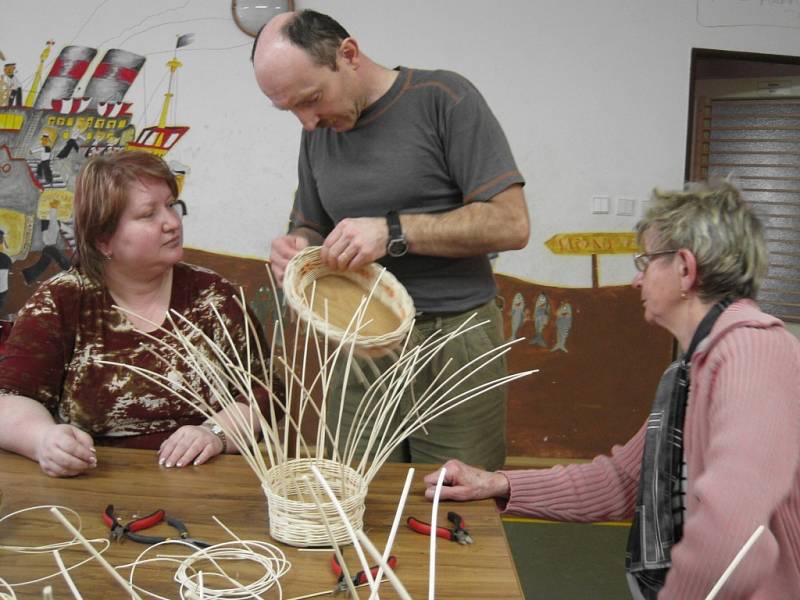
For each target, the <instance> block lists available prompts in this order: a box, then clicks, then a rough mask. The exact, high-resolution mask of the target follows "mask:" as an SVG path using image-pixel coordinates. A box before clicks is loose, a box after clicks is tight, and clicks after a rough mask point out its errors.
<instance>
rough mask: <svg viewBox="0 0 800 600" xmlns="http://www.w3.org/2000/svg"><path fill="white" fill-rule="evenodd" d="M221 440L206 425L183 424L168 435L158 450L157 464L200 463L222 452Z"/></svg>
mask: <svg viewBox="0 0 800 600" xmlns="http://www.w3.org/2000/svg"><path fill="white" fill-rule="evenodd" d="M223 449H224V448H223V445H222V440H220V439H219V438H218V437H217V436H216V435H214V434H213V433H211V431H210V430H209V429H208V428H207V427H202V426H200V425H184V426H183V427H181V428H179V429H177V430H176V431H175V433H173V434H172V435H171V436H169V437H168V438H167V439H166V440H164V443H163V444H161V448H160V449H159V450H158V464H160V465H165V466H167V467H185V466H187V465H190V464H192V465H202V464H203V463H204V462H206V461H207V460H208V459H210V458H213V457H214V456H216V455H217V454H222V451H223Z"/></svg>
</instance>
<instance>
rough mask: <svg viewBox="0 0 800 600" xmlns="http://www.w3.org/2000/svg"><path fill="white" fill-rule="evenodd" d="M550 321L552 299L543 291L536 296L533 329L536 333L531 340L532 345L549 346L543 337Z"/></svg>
mask: <svg viewBox="0 0 800 600" xmlns="http://www.w3.org/2000/svg"><path fill="white" fill-rule="evenodd" d="M549 322H550V300H548V299H547V295H546V294H545V293H544V292H542V293H541V294H539V295H538V296H537V297H536V305H535V306H534V309H533V329H534V333H535V334H536V335H534V336H533V339H531V341H530V342H529V343H530V345H531V346H541V347H542V348H547V342H545V341H544V337H542V332H543V331H544V328H545V327H547V324H548V323H549Z"/></svg>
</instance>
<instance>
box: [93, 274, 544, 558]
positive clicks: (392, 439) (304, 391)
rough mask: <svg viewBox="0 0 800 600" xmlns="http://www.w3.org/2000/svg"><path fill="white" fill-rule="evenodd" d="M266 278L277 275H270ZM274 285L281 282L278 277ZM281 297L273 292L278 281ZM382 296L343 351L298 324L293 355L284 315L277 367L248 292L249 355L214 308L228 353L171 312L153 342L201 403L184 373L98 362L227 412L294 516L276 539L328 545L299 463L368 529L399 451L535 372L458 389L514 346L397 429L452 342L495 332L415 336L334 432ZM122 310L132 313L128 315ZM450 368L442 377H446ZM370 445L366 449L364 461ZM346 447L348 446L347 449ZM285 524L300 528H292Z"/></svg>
mask: <svg viewBox="0 0 800 600" xmlns="http://www.w3.org/2000/svg"><path fill="white" fill-rule="evenodd" d="M267 272H268V273H269V269H267ZM270 280H271V281H272V279H271V273H270ZM272 289H273V293H274V291H275V285H274V283H273V285H272ZM374 289H375V287H374V286H373V289H372V290H371V291H370V294H369V295H367V296H366V297H364V298H362V300H361V302H360V304H359V306H358V307H357V308H356V310H355V311H354V313H353V317H352V319H351V321H350V323H349V325H348V326H347V329H346V332H345V335H344V336H342V338H341V340H340V341H338V342H336V343H332V342H331V340H329V338H328V336H327V335H320V334H319V333H318V330H319V327H305V328H302V327H300V326H298V327H296V328H295V331H294V339H293V343H292V345H291V349H290V350H287V349H288V348H289V345H288V344H287V340H286V336H285V328H284V323H283V319H282V318H281V317H279V319H278V321H277V322H276V324H275V327H274V330H273V335H272V344H271V350H270V355H269V359H266V358H265V355H264V349H263V348H262V345H261V343H260V342H259V336H258V335H256V332H257V331H258V329H257V327H256V325H255V324H254V323H253V322H252V321H251V320H250V318H249V315H248V312H247V310H246V308H245V307H246V303H245V298H244V292H243V291H241V293H240V297H239V298H238V299H237V302H238V303H239V306H240V308H241V310H242V314H243V318H244V320H245V322H246V323H247V326H246V328H245V337H246V339H245V343H244V347H243V348H239V347H237V346H236V344H235V343H234V340H233V338H232V336H231V334H230V332H229V331H228V329H227V326H226V324H225V320H224V319H223V317H222V316H221V315H220V314H219V312H218V311H217V309H216V307H214V306H212V307H211V308H212V309H213V312H214V314H215V316H216V319H217V321H218V325H219V326H220V327H221V328H222V330H223V331H224V336H223V337H224V339H225V340H226V343H225V344H222V345H220V344H217V343H215V342H214V340H212V339H211V338H210V337H209V336H208V335H206V334H205V333H204V332H203V331H202V330H200V329H199V328H198V327H197V326H196V325H194V324H193V323H191V322H190V321H189V320H187V319H186V318H185V317H184V316H183V315H181V314H179V313H176V312H171V313H169V314H168V315H167V320H168V322H169V324H170V325H171V327H169V328H163V327H160V329H161V331H162V332H163V337H162V338H158V337H155V336H153V335H149V336H148V337H149V338H150V339H151V340H152V341H153V342H155V347H156V348H160V349H161V350H163V354H159V353H158V352H156V351H155V350H153V351H152V352H153V354H155V355H156V356H158V357H159V358H160V359H161V360H163V361H164V363H166V364H168V361H167V359H166V358H165V355H172V356H173V357H174V356H177V357H178V359H179V360H181V361H184V363H185V365H186V366H187V367H189V369H190V370H191V372H192V373H193V374H194V375H195V376H196V377H197V378H198V379H199V380H200V381H202V382H203V384H204V385H205V386H206V387H207V388H208V389H209V390H211V397H210V398H205V397H202V396H201V395H200V394H199V393H198V392H197V391H195V390H194V389H193V388H192V387H191V386H190V384H189V382H188V381H187V379H186V377H184V376H182V375H181V374H180V373H174V372H168V373H156V372H154V371H149V370H146V369H142V368H139V367H136V366H134V365H129V364H122V363H113V362H106V361H99V362H101V363H103V364H110V365H116V366H121V367H124V368H126V369H129V370H131V371H133V372H135V373H137V374H139V375H141V376H142V377H145V378H147V379H149V380H150V381H153V382H155V383H157V384H158V385H160V386H162V387H163V388H164V389H165V390H168V391H170V392H171V393H173V394H175V395H176V396H178V397H179V398H181V399H182V400H183V401H184V402H187V403H189V404H191V405H192V406H193V407H195V408H196V409H197V410H198V411H199V412H201V413H202V414H203V415H204V416H205V417H206V418H208V419H212V420H216V414H217V412H223V411H224V413H225V414H226V415H227V416H228V417H229V418H230V419H231V422H232V424H227V423H225V422H220V421H217V422H218V423H219V424H220V426H221V427H222V428H223V430H224V431H225V434H226V436H227V437H228V439H229V440H231V441H232V442H233V443H235V444H236V446H237V448H238V449H239V451H240V452H241V454H242V456H243V457H244V459H245V460H246V461H247V463H248V464H249V466H250V467H251V469H252V470H253V472H254V473H255V475H256V477H257V478H258V480H259V482H260V483H261V485H262V487H263V488H264V490H265V492H266V493H267V495H268V497H270V498H271V499H272V502H271V506H273V505H275V504H277V503H278V502H277V500H276V497H280V498H282V499H284V500H285V503H284V508H282V509H281V511H285V515H283V516H285V517H286V518H285V519H283V518H282V517H281V515H275V514H273V513H272V510H271V514H270V517H271V523H270V532H271V534H272V536H273V537H274V538H276V539H278V540H281V541H284V542H286V543H289V544H293V545H298V546H307V545H317V544H319V543H320V542H318V541H317V540H319V539H327V533H326V531H325V529H324V527H322V526H321V524H320V523H319V522H314V520H312V519H309V517H308V516H309V515H311V514H315V513H316V512H317V511H316V505H315V504H314V503H313V502H312V501H311V499H309V498H306V497H304V496H303V494H302V492H301V491H300V490H301V488H302V485H299V484H298V478H302V477H304V476H305V475H307V474H308V467H307V466H305V464H303V465H299V464H298V463H297V461H306V462H308V463H309V464H314V465H316V466H317V467H318V468H324V469H325V470H326V478H327V479H328V480H329V481H334V482H336V484H335V485H336V489H337V493H338V494H339V495H340V501H341V502H342V503H347V501H348V499H349V498H355V499H356V501H355V505H356V506H355V507H354V509H353V512H352V514H350V515H348V518H349V519H351V520H352V521H353V522H354V523H355V524H356V526H357V527H360V526H361V516H362V515H363V501H364V497H365V496H366V491H367V487H368V486H369V483H370V482H371V481H372V478H373V477H374V476H375V474H376V473H377V472H378V470H379V469H380V468H381V466H383V464H384V463H385V462H386V460H388V458H389V456H390V455H391V453H392V451H393V450H394V449H395V448H396V447H397V446H398V445H399V444H400V443H402V442H403V441H404V440H405V439H406V438H408V437H409V436H410V435H411V434H413V433H414V432H416V431H417V430H419V429H421V428H424V426H425V425H426V424H427V423H429V422H430V421H432V420H433V419H436V418H438V417H440V416H442V415H443V414H445V413H446V412H447V411H449V410H451V409H452V408H454V407H456V406H458V405H460V404H462V403H464V402H467V401H469V400H471V399H472V398H475V397H476V396H479V395H480V394H482V393H484V392H486V391H489V390H491V389H493V388H496V387H499V386H502V385H505V384H507V383H509V382H511V381H514V380H516V379H519V378H521V377H524V376H526V375H528V374H530V373H533V372H534V371H525V372H521V373H515V374H511V375H507V376H505V377H501V378H498V379H495V380H493V381H490V382H487V383H484V384H481V385H479V386H476V387H475V388H472V389H469V390H466V391H455V389H456V387H457V386H458V384H459V383H460V382H462V381H463V380H465V379H467V378H468V377H470V376H471V375H472V374H473V373H475V372H477V371H480V370H481V369H482V368H484V367H486V366H487V365H489V364H490V363H492V362H493V361H495V360H499V359H501V357H502V356H503V355H504V354H506V353H507V352H508V351H509V350H510V345H511V344H513V343H514V341H511V342H507V343H505V344H503V345H501V346H498V347H497V348H494V349H492V350H490V351H488V352H486V353H484V354H483V355H481V356H478V357H476V358H474V359H473V360H471V361H470V362H468V363H467V364H465V365H462V366H460V367H459V368H457V369H453V370H452V373H450V374H449V375H447V376H446V377H441V378H437V379H435V380H434V381H433V382H432V383H431V384H430V386H429V387H428V388H427V389H426V390H424V391H423V392H422V394H420V395H419V396H418V397H417V396H413V402H412V407H411V410H409V411H408V412H407V413H406V414H405V415H403V416H402V417H399V425H396V422H397V420H396V417H397V416H398V408H399V403H400V400H401V399H402V398H403V397H405V396H407V395H412V391H411V386H412V385H413V382H414V380H415V378H416V376H417V374H418V373H419V372H420V370H421V369H423V368H425V366H426V365H427V364H428V363H429V362H430V361H431V360H433V358H434V357H435V356H436V355H437V354H438V353H439V352H441V351H442V349H443V348H444V347H445V346H446V345H447V344H448V343H450V342H452V341H453V340H454V339H456V338H458V337H459V336H461V335H464V334H465V333H467V332H469V331H471V330H473V329H475V328H478V327H483V326H485V325H486V323H487V322H480V323H479V322H476V320H475V318H474V317H475V315H472V316H470V317H469V318H467V319H466V320H465V321H464V323H462V324H461V325H460V326H459V327H457V328H456V329H455V330H454V331H452V332H449V333H446V334H443V333H441V332H437V333H436V334H434V335H432V336H430V337H429V338H428V339H427V340H425V341H423V342H422V343H420V344H418V345H416V346H413V347H412V346H411V344H410V343H409V340H410V333H409V335H407V336H406V338H405V340H404V342H403V344H402V347H401V348H400V351H399V355H398V356H397V358H396V360H395V362H394V363H393V364H392V365H391V366H390V367H389V368H388V369H386V370H385V371H384V372H383V373H381V374H379V375H378V376H377V377H376V378H375V380H374V381H373V382H372V383H371V384H370V385H369V387H368V390H367V393H366V394H365V395H364V397H363V398H362V400H361V402H360V404H359V406H358V407H357V410H356V413H355V416H354V419H353V422H352V425H351V427H350V429H349V430H348V431H344V430H343V428H342V426H341V423H342V408H343V406H344V402H341V403H340V408H339V414H338V418H337V419H336V425H335V427H333V430H331V428H329V427H328V425H327V424H326V419H325V416H326V412H327V411H326V406H327V401H328V397H329V395H330V394H331V393H333V392H332V390H331V389H330V388H331V380H332V377H331V373H332V372H333V370H334V368H337V369H338V368H344V373H345V375H344V381H345V384H346V382H347V379H348V377H350V376H351V374H352V373H354V374H355V376H361V377H363V373H360V372H359V371H360V370H357V369H355V368H354V367H355V360H354V359H355V356H356V351H357V346H356V340H357V337H358V336H357V333H358V332H359V331H360V330H361V329H363V327H364V326H365V325H366V317H365V315H366V307H367V305H368V303H369V301H370V299H371V296H372V292H373V291H374ZM312 294H313V290H312ZM120 310H123V312H127V311H124V309H121V308H120ZM153 325H154V326H158V325H159V324H157V323H153ZM301 330H302V331H301ZM322 330H323V331H324V328H323V329H322ZM145 335H147V334H145ZM167 340H171V341H172V342H173V344H169V343H167ZM517 341H518V340H517ZM278 342H279V343H278ZM276 349H279V350H278V351H276ZM310 353H314V354H313V355H314V356H315V357H316V362H317V364H318V365H319V369H318V371H317V373H316V374H315V375H314V376H313V377H311V376H310V375H309V374H308V373H307V371H309V369H308V364H309V355H310ZM254 357H255V359H256V360H255V361H254V360H253V359H254ZM253 362H255V363H256V364H257V365H258V368H257V369H252V368H251V367H250V365H251V364H253ZM446 370H447V369H443V370H442V372H445V371H446ZM254 371H256V372H254ZM276 376H278V377H280V379H281V380H282V382H283V383H284V385H285V391H286V393H285V401H284V400H283V399H281V398H280V397H279V396H278V395H277V394H276V393H275V392H274V391H273V390H274V382H275V377H276ZM345 387H346V385H345ZM259 395H262V396H263V395H266V396H268V397H269V410H268V414H266V415H265V414H262V412H261V410H260V409H259V406H258V401H257V398H258V397H259ZM243 406H245V407H246V409H243V408H242V407H243ZM276 407H278V408H279V409H280V410H281V411H282V412H283V414H284V415H285V426H284V428H283V430H282V431H281V429H280V428H279V424H278V420H277V411H276ZM308 415H312V416H313V417H316V418H317V419H318V426H317V431H316V434H315V438H314V439H313V440H310V442H311V443H309V441H308V440H306V439H305V438H304V436H303V432H302V423H303V420H304V419H305V418H306V417H308ZM290 434H293V436H294V438H295V442H294V443H292V442H291V437H292V436H291V435H290ZM259 435H260V436H261V437H262V438H263V443H259V441H258V438H259ZM362 438H363V439H364V441H365V449H364V450H363V453H362V454H361V456H358V449H359V443H360V442H361V441H362ZM340 439H343V440H344V441H345V443H344V445H343V446H342V448H343V449H342V450H341V451H340V449H339V441H340ZM326 442H327V443H326ZM326 446H327V447H329V448H331V449H332V450H331V455H330V456H326V455H325V454H326ZM331 462H332V463H333V464H334V467H333V468H331V466H330V463H331ZM328 508H329V512H328V515H329V516H330V517H331V521H335V520H336V519H337V518H338V516H337V515H336V514H335V512H334V508H333V506H330V507H328ZM281 523H287V524H291V526H286V527H283V526H282V525H281ZM276 524H277V526H276ZM336 529H337V531H339V532H340V533H341V535H340V536H338V539H337V541H339V542H341V543H347V542H348V537H347V536H346V535H344V530H343V528H341V527H339V528H336ZM323 543H324V542H323Z"/></svg>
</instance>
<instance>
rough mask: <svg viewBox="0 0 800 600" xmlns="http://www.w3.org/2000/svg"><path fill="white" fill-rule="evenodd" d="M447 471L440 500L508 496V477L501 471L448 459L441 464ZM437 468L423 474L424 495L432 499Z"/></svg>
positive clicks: (461, 500) (460, 500)
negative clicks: (484, 468)
mask: <svg viewBox="0 0 800 600" xmlns="http://www.w3.org/2000/svg"><path fill="white" fill-rule="evenodd" d="M442 466H443V467H444V468H445V469H446V470H447V473H446V474H445V476H444V483H443V484H442V491H441V494H440V495H439V498H440V499H441V500H458V501H459V502H464V501H466V500H483V499H484V498H506V497H508V491H509V484H508V479H507V478H506V476H505V475H503V474H502V473H493V472H490V471H484V470H483V469H477V468H475V467H470V466H469V465H466V464H464V463H462V462H461V461H460V460H448V461H447V462H446V463H444V465H442ZM438 479H439V470H438V469H437V470H436V471H434V472H433V473H429V474H428V475H426V476H425V480H424V481H425V485H426V488H425V497H426V498H428V499H429V500H433V494H434V492H435V491H436V482H437V481H438Z"/></svg>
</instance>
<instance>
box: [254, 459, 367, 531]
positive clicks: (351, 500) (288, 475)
mask: <svg viewBox="0 0 800 600" xmlns="http://www.w3.org/2000/svg"><path fill="white" fill-rule="evenodd" d="M311 465H315V466H316V467H317V469H319V471H320V473H322V475H323V477H325V480H326V481H327V482H328V484H329V485H330V487H331V489H333V492H334V494H336V498H337V499H338V500H339V503H340V504H341V505H342V509H343V510H344V513H345V514H346V515H347V518H348V520H349V521H350V523H351V524H352V526H353V529H355V530H359V529H362V528H363V526H364V500H365V499H366V497H367V484H366V482H365V481H364V479H363V478H362V477H361V476H360V475H359V474H358V473H356V471H355V470H353V469H351V468H350V467H347V466H345V465H342V464H340V463H337V462H333V461H331V460H325V459H311V458H299V459H294V460H290V461H288V462H286V463H283V464H281V465H277V466H275V467H272V468H271V469H270V470H269V471H268V472H267V481H266V483H264V484H263V485H262V486H261V487H262V488H263V490H264V494H265V495H266V497H267V504H268V512H269V533H270V535H271V536H272V537H273V538H274V539H276V540H278V541H280V542H284V543H286V544H289V545H291V546H300V547H308V546H330V545H331V541H330V537H329V535H328V530H327V529H326V528H325V523H324V521H323V518H322V515H321V513H320V508H319V506H317V504H316V502H315V501H314V496H313V495H312V494H311V492H310V491H309V487H311V488H313V490H314V493H315V494H316V496H317V498H318V499H319V500H320V503H321V506H322V510H323V512H324V513H325V517H326V519H327V521H328V526H329V527H330V528H331V531H332V532H333V537H334V539H335V540H336V543H337V544H339V545H346V544H350V543H351V542H350V536H349V535H348V533H347V527H346V526H345V524H344V523H342V520H341V518H340V517H339V513H338V512H336V509H335V508H334V506H333V503H332V502H330V500H329V498H328V495H327V494H326V493H325V490H323V489H322V486H321V485H320V484H319V481H317V478H316V477H315V476H314V473H312V472H311V468H310V467H311Z"/></svg>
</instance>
